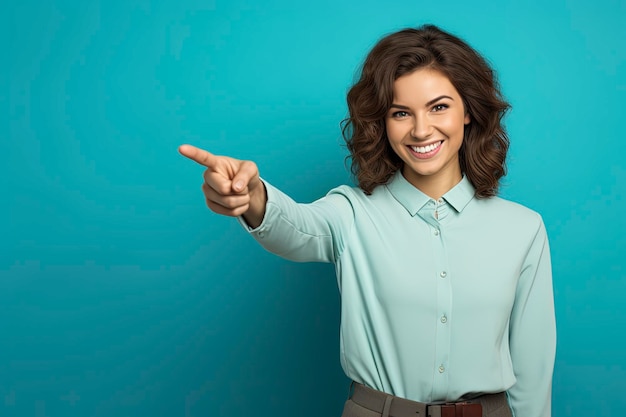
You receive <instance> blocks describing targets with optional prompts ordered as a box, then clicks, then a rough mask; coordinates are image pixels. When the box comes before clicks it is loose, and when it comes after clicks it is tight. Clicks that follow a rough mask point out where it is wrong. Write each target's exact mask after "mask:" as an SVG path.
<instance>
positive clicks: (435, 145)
mask: <svg viewBox="0 0 626 417" xmlns="http://www.w3.org/2000/svg"><path fill="white" fill-rule="evenodd" d="M439 145H441V141H439V142H435V143H431V144H430V145H427V146H411V149H413V150H414V151H415V152H417V153H427V152H431V151H434V150H435V149H437V148H438V147H439Z"/></svg>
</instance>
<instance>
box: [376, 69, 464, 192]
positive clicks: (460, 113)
mask: <svg viewBox="0 0 626 417" xmlns="http://www.w3.org/2000/svg"><path fill="white" fill-rule="evenodd" d="M469 122H470V117H469V114H466V112H465V109H464V106H463V100H462V99H461V96H460V94H459V93H458V91H457V90H456V88H454V86H453V85H452V83H451V82H450V80H449V79H448V78H447V77H446V76H445V75H443V74H442V73H441V72H439V71H435V70H433V69H428V68H423V69H418V70H416V71H414V72H412V73H410V74H407V75H403V76H401V77H399V78H398V79H397V80H396V81H395V82H394V86H393V104H392V105H391V108H390V109H389V111H388V112H387V116H386V118H385V124H386V128H387V137H388V138H389V143H390V144H391V147H392V148H393V150H394V151H395V153H396V154H397V155H398V156H399V157H400V159H402V161H404V166H403V167H402V174H403V175H404V177H405V178H406V179H407V181H409V182H410V183H411V184H413V185H414V186H415V187H417V188H419V189H420V190H422V191H423V192H425V193H426V194H429V192H428V191H427V190H432V189H433V186H434V185H436V188H437V189H441V188H444V189H445V190H444V192H445V191H447V190H448V189H450V188H452V187H453V186H454V185H456V184H457V183H458V182H459V181H460V180H461V166H460V164H459V149H460V148H461V144H462V143H463V131H464V129H465V125H466V124H468V123H469ZM429 195H430V194H429ZM431 196H432V195H431ZM438 197H439V196H437V198H438Z"/></svg>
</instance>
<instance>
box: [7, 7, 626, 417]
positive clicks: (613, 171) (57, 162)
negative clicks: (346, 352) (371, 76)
mask: <svg viewBox="0 0 626 417" xmlns="http://www.w3.org/2000/svg"><path fill="white" fill-rule="evenodd" d="M625 21H626V5H625V3H624V2H623V1H611V0H609V1H601V2H598V1H594V2H588V1H562V0H556V1H547V2H546V1H542V2H539V1H532V2H513V1H510V2H507V1H505V2H492V1H476V2H468V1H458V0H452V1H448V2H444V3H441V2H426V1H419V2H418V1H412V2H382V1H381V2H374V1H363V0H359V1H356V0H349V1H339V2H337V1H329V0H324V1H317V2H292V1H285V0H274V1H266V2H260V1H259V2H254V1H241V0H239V1H213V2H211V1H188V0H180V1H176V2H173V1H167V2H166V1H163V2H150V1H119V0H109V1H102V2H97V1H62V0H51V1H32V0H28V1H19V2H18V1H15V0H13V1H9V2H6V1H4V2H2V5H1V6H0V35H1V36H0V42H1V46H2V54H0V146H1V148H0V170H1V171H0V186H1V188H0V192H1V193H0V195H1V199H2V200H1V203H2V204H0V236H1V238H0V245H1V246H0V416H3V417H4V416H7V417H12V416H36V417H43V416H47V417H83V416H118V417H124V416H149V415H152V416H185V417H189V416H200V415H204V416H229V417H230V416H248V415H255V416H261V417H262V416H275V415H284V416H287V415H298V416H302V417H309V416H310V417H313V416H321V415H327V416H331V415H335V416H339V415H340V413H341V408H342V405H343V401H344V400H345V397H346V394H347V391H348V380H347V379H346V378H345V377H344V376H343V373H342V371H341V369H340V365H339V352H338V350H339V349H338V347H339V340H338V330H339V328H338V326H339V322H338V314H339V297H338V292H337V286H336V282H335V279H334V276H333V269H332V268H331V267H330V266H329V265H316V264H294V263H289V262H287V261H283V260H281V259H278V258H276V257H274V256H272V255H270V254H267V253H265V252H264V251H263V250H261V249H260V248H259V247H258V246H257V245H256V244H255V243H254V242H253V240H252V239H251V238H250V237H248V236H247V235H246V234H245V233H244V232H243V231H242V230H241V229H240V227H239V226H238V225H237V224H236V222H235V221H234V220H232V219H229V218H222V217H219V216H216V215H212V214H211V213H210V212H209V211H208V210H207V209H206V208H205V206H204V200H203V197H202V194H201V192H200V185H201V181H202V179H201V173H202V169H201V167H199V166H196V165H194V164H193V163H190V162H189V161H186V160H184V159H183V158H182V157H180V156H179V155H178V154H177V151H176V148H177V146H178V145H179V144H181V143H192V144H195V145H197V146H200V147H203V148H206V149H209V150H211V151H212V152H214V153H218V154H228V155H232V156H234V157H238V158H246V159H253V160H255V161H256V162H257V163H258V165H259V167H260V170H261V173H262V175H263V176H264V177H265V178H266V179H268V180H270V181H271V182H272V183H274V184H275V185H277V186H279V187H281V188H282V189H283V190H285V191H286V192H288V193H290V194H291V195H292V196H293V197H294V198H296V199H298V200H301V201H310V200H312V199H314V198H317V197H319V196H321V195H322V194H323V193H325V191H327V190H328V189H330V188H332V187H334V186H336V185H338V184H341V183H346V182H348V181H350V178H349V176H348V174H347V172H346V169H345V167H344V161H343V158H344V157H345V154H346V152H345V149H344V148H343V147H342V146H341V143H342V141H341V138H340V130H339V122H340V120H341V119H342V118H343V117H344V116H345V114H346V106H345V93H346V92H347V89H348V88H349V85H350V83H351V82H352V80H353V77H354V75H355V74H356V70H357V68H358V66H359V64H360V63H361V61H362V60H363V58H364V56H365V54H366V52H367V51H368V50H369V48H370V47H371V46H373V44H374V43H375V42H376V40H377V39H379V38H380V37H381V36H382V35H383V34H386V33H389V32H391V31H394V30H397V29H400V28H403V27H406V26H414V25H417V24H422V23H426V22H433V23H436V24H438V25H441V26H442V27H444V28H445V29H447V30H450V31H452V32H454V33H457V34H459V35H460V36H462V37H464V38H465V39H466V40H467V41H469V42H470V43H471V44H472V45H473V46H475V47H476V48H477V49H479V50H480V51H481V52H483V53H484V54H485V55H486V56H487V57H488V58H489V59H490V60H491V61H492V62H493V64H494V66H495V68H496V69H497V71H498V72H499V75H500V79H501V81H502V86H503V90H504V93H505V95H506V97H507V98H508V99H509V100H510V101H511V103H512V104H513V111H512V112H511V113H510V114H509V115H508V117H507V119H506V120H507V126H508V128H509V133H510V136H511V140H512V148H511V153H510V160H509V161H510V163H509V168H510V170H509V175H508V176H507V177H506V180H505V184H504V188H503V194H504V196H505V197H508V198H511V199H514V200H516V201H519V202H521V203H523V204H526V205H528V206H529V207H531V208H533V209H535V210H537V211H539V212H541V213H542V214H543V216H544V220H545V222H546V224H547V228H548V232H549V235H550V239H551V246H552V256H553V268H554V286H555V293H556V310H557V315H558V328H559V344H558V355H557V361H556V367H555V374H554V390H553V410H554V412H553V414H554V416H558V417H561V416H580V415H588V416H612V415H619V414H620V412H621V411H622V410H623V409H624V408H625V407H626V396H625V395H624V388H626V383H625V382H624V381H626V344H625V336H624V329H625V328H626V326H625V325H626V311H625V309H624V307H623V303H622V300H623V298H624V294H625V293H626V261H625V254H626V241H625V238H624V232H625V230H626V224H625V220H624V213H625V212H626V201H625V197H624V194H625V193H624V191H625V190H626V186H625V184H626V163H625V162H624V154H625V153H626V145H625V142H626V141H625V140H624V119H625V116H626V115H625V107H626V64H625V62H626V49H625V48H624V46H623V42H624V39H626V25H624V22H625ZM311 393H315V395H311ZM294 410H297V411H294Z"/></svg>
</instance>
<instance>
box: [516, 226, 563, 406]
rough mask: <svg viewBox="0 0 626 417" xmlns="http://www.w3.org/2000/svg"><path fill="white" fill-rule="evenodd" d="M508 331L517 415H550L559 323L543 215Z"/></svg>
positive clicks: (523, 271) (522, 278)
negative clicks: (514, 379) (556, 320)
mask: <svg viewBox="0 0 626 417" xmlns="http://www.w3.org/2000/svg"><path fill="white" fill-rule="evenodd" d="M509 331H510V333H509V342H510V351H511V360H512V362H513V371H514V373H515V378H516V380H517V382H516V383H515V385H513V386H512V387H511V388H510V389H509V390H508V395H509V402H510V404H511V408H512V409H513V413H514V416H515V417H549V416H550V415H551V393H552V372H553V368H554V358H555V351H556V323H555V315H554V296H553V290H552V270H551V265H550V250H549V245H548V239H547V234H546V230H545V226H544V224H543V222H542V221H541V219H540V221H539V227H538V229H537V233H536V235H535V238H534V240H533V242H532V244H531V246H530V249H529V251H528V254H527V256H526V261H525V263H524V265H523V267H522V271H521V275H520V279H519V281H518V287H517V291H516V295H515V304H514V307H513V310H512V313H511V320H510V328H509Z"/></svg>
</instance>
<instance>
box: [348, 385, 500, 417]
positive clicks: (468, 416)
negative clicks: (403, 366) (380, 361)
mask: <svg viewBox="0 0 626 417" xmlns="http://www.w3.org/2000/svg"><path fill="white" fill-rule="evenodd" d="M350 399H351V400H352V401H353V402H355V403H356V404H358V405H360V406H361V407H365V408H367V409H368V410H372V411H374V412H376V413H380V414H381V415H382V416H384V417H387V416H389V417H483V405H485V406H486V408H488V409H491V410H495V409H498V408H500V407H502V406H504V405H508V402H507V399H506V394H505V393H503V392H501V393H498V394H486V395H482V396H480V397H477V398H473V399H471V400H468V401H461V402H455V403H447V404H427V403H420V402H417V401H411V400H407V399H405V398H400V397H395V396H393V395H389V394H386V393H384V392H381V391H376V390H374V389H372V388H368V387H366V386H364V385H361V384H359V383H356V382H355V383H354V391H353V393H352V396H351V397H350ZM485 411H487V410H485Z"/></svg>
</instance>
